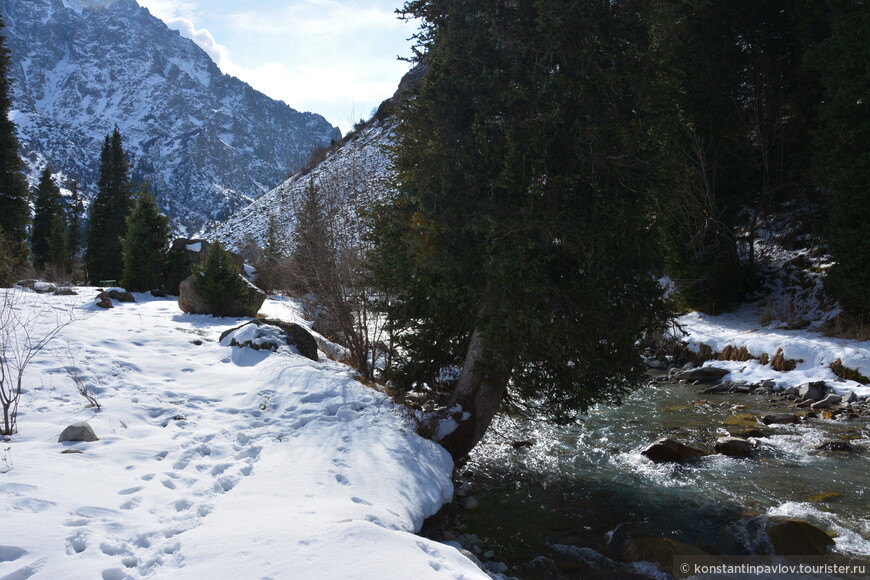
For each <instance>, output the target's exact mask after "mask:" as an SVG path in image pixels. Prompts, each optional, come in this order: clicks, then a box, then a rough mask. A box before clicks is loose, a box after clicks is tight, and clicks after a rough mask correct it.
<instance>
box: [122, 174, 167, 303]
mask: <svg viewBox="0 0 870 580" xmlns="http://www.w3.org/2000/svg"><path fill="white" fill-rule="evenodd" d="M170 235H171V231H170V228H169V218H167V217H166V216H165V215H163V214H161V213H160V210H159V208H158V207H157V202H156V201H155V199H154V196H153V195H152V194H151V192H150V191H149V189H148V184H147V182H146V183H145V184H143V185H142V186H141V188H140V189H139V191H138V192H137V194H136V202H135V206H134V207H133V211H132V212H131V213H130V216H129V217H128V218H127V235H126V237H125V238H124V276H123V285H124V287H125V288H126V289H127V290H130V291H132V292H145V291H147V290H156V289H160V288H163V287H164V286H165V285H166V275H167V266H168V251H169V242H170Z"/></svg>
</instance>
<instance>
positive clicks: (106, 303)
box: [97, 292, 115, 308]
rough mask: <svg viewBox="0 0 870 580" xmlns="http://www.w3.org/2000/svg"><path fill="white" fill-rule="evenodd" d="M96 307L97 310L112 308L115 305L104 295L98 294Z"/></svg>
mask: <svg viewBox="0 0 870 580" xmlns="http://www.w3.org/2000/svg"><path fill="white" fill-rule="evenodd" d="M97 306H98V307H99V308H114V307H115V305H114V304H112V300H111V299H110V298H109V297H108V296H106V295H105V293H103V292H100V293H99V294H98V295H97Z"/></svg>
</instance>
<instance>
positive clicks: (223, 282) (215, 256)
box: [193, 242, 256, 316]
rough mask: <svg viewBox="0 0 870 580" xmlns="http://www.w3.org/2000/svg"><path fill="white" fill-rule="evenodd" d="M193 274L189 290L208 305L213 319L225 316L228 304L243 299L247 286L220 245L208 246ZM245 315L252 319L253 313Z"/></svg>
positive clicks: (236, 267) (230, 255) (231, 257)
mask: <svg viewBox="0 0 870 580" xmlns="http://www.w3.org/2000/svg"><path fill="white" fill-rule="evenodd" d="M194 274H195V275H194V277H193V289H194V290H195V291H196V293H197V294H198V295H199V296H200V297H201V298H202V299H203V300H205V302H206V303H208V304H209V306H211V308H212V310H213V311H214V314H215V316H226V315H228V313H229V309H230V308H231V307H232V305H234V304H236V303H238V302H239V301H242V300H244V299H245V298H246V297H247V294H248V285H247V283H246V282H245V280H244V279H243V278H242V275H241V273H240V272H239V267H238V266H237V265H236V263H235V262H234V261H233V256H232V254H230V253H229V251H227V250H226V249H224V247H223V246H222V245H221V243H220V242H215V243H213V244H211V246H209V249H208V256H206V258H205V263H204V264H203V265H202V267H199V268H196V269H195V270H194ZM249 314H250V315H251V316H253V315H254V314H256V313H255V312H251V313H249Z"/></svg>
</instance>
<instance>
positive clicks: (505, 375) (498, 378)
mask: <svg viewBox="0 0 870 580" xmlns="http://www.w3.org/2000/svg"><path fill="white" fill-rule="evenodd" d="M487 355H488V351H487V347H486V344H485V340H484V338H483V337H482V336H481V335H480V333H479V332H478V331H476V330H475V331H474V333H473V334H472V335H471V342H470V343H469V345H468V352H467V354H466V355H465V363H464V365H463V366H462V373H461V374H460V375H459V380H458V381H457V383H456V388H455V389H454V390H453V396H452V397H451V401H450V402H451V405H450V406H451V407H454V406H456V405H459V406H460V407H461V408H462V417H463V418H462V419H461V420H460V421H459V426H458V427H457V428H456V430H454V431H453V432H452V433H450V434H449V435H447V436H445V437H444V438H442V439H441V441H440V443H441V445H443V446H444V448H445V449H447V451H449V452H450V455H451V456H453V460H454V461H456V460H458V459H461V458H462V457H465V456H466V455H468V453H469V452H470V451H471V450H472V449H473V448H474V446H475V445H477V443H478V442H479V441H480V440H481V439H482V438H483V435H484V433H486V430H487V428H488V427H489V424H490V423H491V422H492V418H493V417H494V416H495V414H496V412H497V411H498V407H499V405H500V404H501V402H502V399H504V396H505V393H506V392H507V385H508V381H509V380H510V375H511V369H510V368H509V365H503V366H502V367H501V368H497V369H496V370H492V369H491V368H490V369H488V370H487V371H484V370H483V369H482V366H481V363H482V362H483V361H484V360H486V359H487V358H488V357H487ZM488 362H490V364H489V365H487V366H489V367H491V366H492V365H491V361H488Z"/></svg>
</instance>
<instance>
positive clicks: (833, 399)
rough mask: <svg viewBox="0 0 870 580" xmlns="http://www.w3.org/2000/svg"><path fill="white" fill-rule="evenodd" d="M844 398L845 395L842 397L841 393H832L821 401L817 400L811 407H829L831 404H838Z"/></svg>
mask: <svg viewBox="0 0 870 580" xmlns="http://www.w3.org/2000/svg"><path fill="white" fill-rule="evenodd" d="M842 400H843V397H841V396H840V395H835V394H833V393H831V394H830V395H828V396H827V397H825V398H824V399H822V400H821V401H816V402H815V403H813V404H811V405H810V407H812V408H813V409H827V408H829V407H830V406H831V405H836V404H837V403H839V402H840V401H842Z"/></svg>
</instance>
